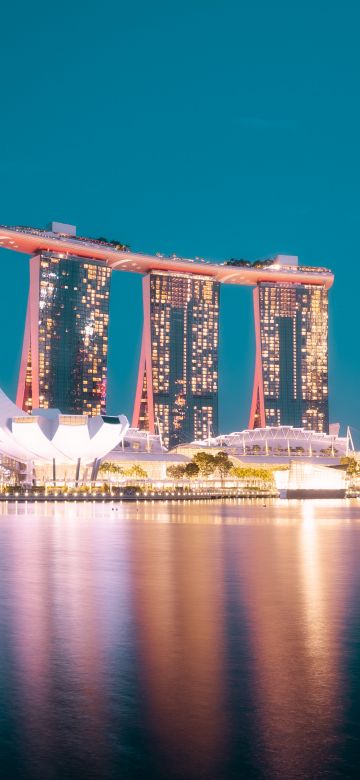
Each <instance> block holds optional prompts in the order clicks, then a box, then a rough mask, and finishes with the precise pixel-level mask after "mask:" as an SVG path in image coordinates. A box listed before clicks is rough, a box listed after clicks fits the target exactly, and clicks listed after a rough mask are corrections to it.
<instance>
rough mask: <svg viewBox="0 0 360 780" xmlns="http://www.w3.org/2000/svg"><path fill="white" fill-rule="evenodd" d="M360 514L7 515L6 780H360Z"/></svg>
mask: <svg viewBox="0 0 360 780" xmlns="http://www.w3.org/2000/svg"><path fill="white" fill-rule="evenodd" d="M359 694H360V502H357V501H353V502H351V501H347V502H345V501H342V502H341V501H339V502H336V501H333V502H327V501H318V502H306V501H304V502H297V501H293V502H291V501H290V502H286V501H283V502H281V501H273V502H267V505H264V502H262V501H259V502H252V503H250V502H248V503H246V502H241V501H237V502H234V503H231V502H229V503H225V504H221V503H210V502H209V503H206V502H204V503H201V502H199V503H193V504H188V503H184V504H181V503H179V504H176V503H163V504H158V503H156V504H137V505H133V504H124V505H121V504H114V505H111V504H110V505H109V504H103V505H100V506H99V505H95V504H94V505H85V504H76V505H65V504H58V505H56V506H54V505H49V506H47V505H36V504H31V505H28V506H26V505H14V504H12V505H5V504H3V505H0V773H1V777H3V778H4V780H8V779H10V778H19V779H20V780H22V778H24V780H73V779H74V780H75V778H76V780H85V779H86V780H88V779H90V778H96V779H97V778H99V780H100V778H101V779H104V780H115V779H116V780H135V779H136V780H137V779H138V778H144V780H172V779H174V780H235V779H236V780H237V779H238V778H244V779H245V780H253V779H254V780H255V779H257V778H259V780H260V778H261V779H266V780H273V779H274V780H275V779H278V778H281V780H295V779H296V780H298V779H299V780H300V778H301V780H303V779H307V778H309V780H310V779H311V780H316V779H317V778H319V779H320V778H347V780H352V778H355V777H358V771H359V770H358V767H359V759H360V750H359V746H360V727H359V714H360V699H359Z"/></svg>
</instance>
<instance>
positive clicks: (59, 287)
mask: <svg viewBox="0 0 360 780" xmlns="http://www.w3.org/2000/svg"><path fill="white" fill-rule="evenodd" d="M110 274H111V269H110V268H108V267H107V266H106V265H105V264H104V263H102V262H100V261H96V260H93V259H84V258H81V257H72V256H71V255H63V254H60V253H57V252H41V253H39V254H38V255H35V256H33V257H32V258H31V260H30V292H29V299H28V307H27V315H26V324H25V335H24V342H23V351H22V359H21V367H20V373H19V382H18V391H17V398H16V402H17V405H18V406H20V407H22V408H23V409H24V410H25V411H28V412H31V411H32V410H33V409H36V408H48V407H52V408H57V409H60V410H61V412H62V413H63V414H87V415H89V416H92V415H96V414H101V413H104V412H105V404H106V371H107V351H108V324H109V293H110Z"/></svg>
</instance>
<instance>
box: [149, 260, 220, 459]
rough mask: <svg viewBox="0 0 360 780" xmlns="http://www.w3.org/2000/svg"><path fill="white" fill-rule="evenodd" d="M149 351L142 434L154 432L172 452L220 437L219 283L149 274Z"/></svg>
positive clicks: (155, 272)
mask: <svg viewBox="0 0 360 780" xmlns="http://www.w3.org/2000/svg"><path fill="white" fill-rule="evenodd" d="M149 277H150V284H149V287H148V295H149V296H150V306H149V311H150V323H147V322H146V321H145V323H144V331H145V330H146V329H147V328H148V329H149V330H150V351H151V354H150V355H148V359H147V360H146V364H145V370H144V373H143V376H142V377H141V381H142V388H141V390H142V392H141V399H140V408H139V418H138V421H137V424H138V425H139V427H140V428H143V429H148V428H149V403H151V398H150V383H149V381H148V377H147V370H148V366H151V396H152V402H153V419H154V426H155V429H156V431H157V430H160V432H161V434H162V439H163V443H164V444H165V446H166V447H168V448H173V447H176V446H177V445H178V444H182V443H184V442H190V441H193V440H194V439H203V438H205V437H206V436H209V434H211V435H216V433H217V429H218V339H219V283H218V282H216V281H214V280H213V279H211V278H209V277H206V276H196V275H192V274H175V273H170V272H165V273H164V272H160V271H153V272H151V273H150V274H149Z"/></svg>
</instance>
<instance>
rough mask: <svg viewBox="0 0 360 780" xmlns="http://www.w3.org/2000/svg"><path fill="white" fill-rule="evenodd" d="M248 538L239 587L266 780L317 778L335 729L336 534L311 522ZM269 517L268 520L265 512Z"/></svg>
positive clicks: (338, 604) (338, 713)
mask: <svg viewBox="0 0 360 780" xmlns="http://www.w3.org/2000/svg"><path fill="white" fill-rule="evenodd" d="M303 506H304V513H305V514H304V518H303V520H302V521H300V523H299V524H298V523H296V524H295V523H294V524H292V523H291V521H289V523H288V524H286V526H285V527H284V528H282V533H281V534H279V533H278V529H277V528H276V526H274V525H273V524H269V526H268V527H267V528H263V527H262V529H261V531H262V533H260V534H254V533H250V532H248V533H247V534H246V544H247V555H246V556H244V558H243V563H244V566H243V570H242V571H240V572H238V587H239V588H240V590H241V593H242V595H243V598H244V603H245V606H246V610H247V613H248V618H249V625H250V641H251V644H252V653H253V669H252V681H253V687H254V696H255V701H256V705H255V706H256V710H257V719H258V731H259V741H260V744H259V750H260V754H261V764H262V769H263V771H264V773H265V774H264V776H266V777H274V778H277V777H291V778H303V777H318V776H319V772H320V770H323V769H324V767H326V763H327V761H328V760H329V745H331V744H332V743H334V742H335V739H336V731H337V729H338V727H339V723H340V722H341V708H340V707H339V704H338V702H339V696H340V692H339V687H341V676H340V643H341V634H340V623H339V615H340V613H341V610H342V608H343V594H342V595H341V596H340V595H339V589H338V587H337V582H336V578H335V577H334V572H335V571H337V569H338V564H339V556H340V555H341V552H340V550H341V546H340V545H338V544H337V541H338V540H337V538H336V537H337V534H334V533H329V532H328V531H326V530H324V529H321V528H319V526H318V525H317V521H316V518H310V517H307V516H306V513H307V512H308V508H309V507H310V506H311V505H310V503H309V504H306V503H305V504H304V505H303ZM270 513H271V514H272V512H271V510H270Z"/></svg>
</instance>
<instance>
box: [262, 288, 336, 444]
mask: <svg viewBox="0 0 360 780" xmlns="http://www.w3.org/2000/svg"><path fill="white" fill-rule="evenodd" d="M257 300H258V309H259V310H258V313H257V314H258V319H259V323H260V350H261V371H262V388H261V383H259V387H258V394H259V393H260V392H261V391H262V389H263V400H264V412H265V421H264V422H265V425H267V426H278V425H293V426H295V427H300V428H306V429H308V430H313V431H320V432H327V431H328V428H329V414H328V295H327V290H326V288H325V287H324V286H323V285H307V284H303V285H298V284H282V283H277V284H276V283H274V284H268V283H259V284H258V299H257ZM260 406H261V405H260V398H259V395H258V401H257V405H256V411H255V419H254V427H260V426H261V425H262V421H261V414H260Z"/></svg>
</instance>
